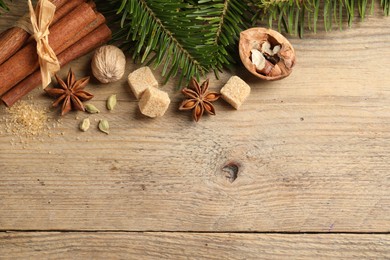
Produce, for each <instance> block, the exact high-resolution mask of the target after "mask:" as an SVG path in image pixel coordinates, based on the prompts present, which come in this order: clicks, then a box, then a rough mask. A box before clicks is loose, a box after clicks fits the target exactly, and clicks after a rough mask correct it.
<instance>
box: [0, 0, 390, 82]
mask: <svg viewBox="0 0 390 260" xmlns="http://www.w3.org/2000/svg"><path fill="white" fill-rule="evenodd" d="M0 1H1V0H0ZM95 2H96V3H97V5H98V8H99V10H103V12H105V14H106V15H108V16H110V14H112V15H113V20H112V21H111V22H110V25H111V27H112V28H113V30H114V37H113V38H114V40H115V41H116V42H119V43H121V47H122V48H123V49H125V50H130V51H131V52H132V53H133V58H135V59H138V60H140V61H141V62H142V63H147V64H148V65H153V66H154V67H155V68H156V67H159V66H162V75H163V76H164V77H165V78H166V80H168V79H170V78H171V77H174V76H176V75H177V74H179V75H180V80H179V85H181V81H182V80H183V79H184V81H186V82H188V81H189V80H190V79H191V77H193V76H195V77H196V78H197V79H198V80H199V77H200V76H203V75H204V74H206V73H207V72H209V71H214V72H215V74H216V75H217V76H218V71H221V70H222V68H224V67H227V66H229V65H230V64H232V63H234V61H235V60H237V59H235V55H236V54H237V42H238V37H239V33H240V32H241V31H242V30H243V29H246V28H247V27H249V26H250V23H248V22H247V21H248V20H250V19H252V25H254V24H255V25H259V24H260V25H263V26H264V23H262V21H268V25H269V26H270V27H272V25H274V24H275V23H277V28H278V30H279V31H283V30H284V31H286V32H287V33H291V34H299V35H300V36H302V35H303V32H304V30H306V29H309V30H312V31H314V32H315V31H316V30H317V24H318V23H319V22H321V23H323V24H324V28H325V29H326V30H330V29H332V28H333V26H334V25H335V24H337V25H338V26H339V27H340V28H342V27H343V25H344V24H348V25H351V24H352V22H353V21H354V18H355V17H356V16H360V17H361V18H362V19H364V18H365V17H366V15H367V13H369V12H370V11H372V10H373V6H374V4H375V3H379V4H380V5H381V6H382V8H383V10H384V13H385V15H389V13H390V0H380V1H379V0H95Z"/></svg>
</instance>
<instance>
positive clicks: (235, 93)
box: [221, 76, 251, 109]
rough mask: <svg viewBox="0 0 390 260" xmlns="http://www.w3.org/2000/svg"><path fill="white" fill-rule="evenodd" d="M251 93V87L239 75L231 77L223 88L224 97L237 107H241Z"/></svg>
mask: <svg viewBox="0 0 390 260" xmlns="http://www.w3.org/2000/svg"><path fill="white" fill-rule="evenodd" d="M250 93H251V87H249V85H248V84H246V83H245V81H243V80H242V79H241V78H239V77H237V76H233V77H231V78H230V79H229V81H228V82H227V83H226V84H225V86H223V88H222V89H221V94H222V98H223V99H224V100H226V102H228V103H229V104H230V105H232V106H233V107H234V108H235V109H239V108H240V106H241V105H242V103H244V101H245V100H246V98H247V97H248V96H249V94H250Z"/></svg>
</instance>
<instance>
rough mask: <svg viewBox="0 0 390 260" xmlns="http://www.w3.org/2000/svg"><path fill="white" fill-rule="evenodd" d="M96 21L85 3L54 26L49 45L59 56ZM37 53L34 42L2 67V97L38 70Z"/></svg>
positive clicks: (91, 10)
mask: <svg viewBox="0 0 390 260" xmlns="http://www.w3.org/2000/svg"><path fill="white" fill-rule="evenodd" d="M96 19H97V14H96V13H95V12H94V10H93V9H92V8H91V7H90V6H89V5H88V4H86V3H83V4H82V5H80V6H79V7H78V8H76V9H75V10H73V11H72V12H70V13H69V14H68V15H67V16H66V17H64V18H62V19H61V20H60V21H58V22H57V23H56V24H55V25H53V27H52V29H51V33H50V35H49V43H50V46H51V47H52V49H53V50H54V52H55V53H56V54H57V55H58V54H60V53H61V52H62V51H64V50H65V49H67V48H68V47H70V46H71V45H73V44H74V43H75V42H77V40H79V39H80V38H78V37H79V36H80V35H81V33H82V31H83V30H82V29H83V28H86V27H87V26H88V25H89V24H91V23H92V22H94V21H95V20H96ZM92 30H93V29H92ZM36 52H37V50H36V43H35V42H32V43H30V44H28V45H26V46H25V47H24V48H22V49H21V50H20V51H18V52H17V53H16V54H14V55H13V56H12V57H11V58H10V59H8V60H7V61H6V62H4V63H3V64H2V65H0V96H1V95H3V94H4V93H6V92H7V91H8V90H10V89H11V88H12V87H13V86H14V85H16V84H17V83H19V82H20V81H22V80H23V79H24V78H26V77H27V76H28V75H30V74H31V73H33V72H34V71H35V70H36V69H37V68H38V55H37V53H36Z"/></svg>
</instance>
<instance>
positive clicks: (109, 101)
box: [107, 95, 117, 110]
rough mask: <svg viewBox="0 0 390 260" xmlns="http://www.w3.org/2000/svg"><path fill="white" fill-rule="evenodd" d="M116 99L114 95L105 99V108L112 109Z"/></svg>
mask: <svg viewBox="0 0 390 260" xmlns="http://www.w3.org/2000/svg"><path fill="white" fill-rule="evenodd" d="M116 103H117V100H116V95H111V96H109V97H108V99H107V109H108V110H113V109H114V108H115V106H116Z"/></svg>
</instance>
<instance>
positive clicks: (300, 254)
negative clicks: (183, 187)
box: [0, 232, 390, 259]
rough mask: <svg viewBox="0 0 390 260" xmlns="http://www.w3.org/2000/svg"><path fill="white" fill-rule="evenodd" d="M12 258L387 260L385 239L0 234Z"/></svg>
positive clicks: (0, 248) (388, 239)
mask: <svg viewBox="0 0 390 260" xmlns="http://www.w3.org/2000/svg"><path fill="white" fill-rule="evenodd" d="M0 256H4V257H5V258H7V256H12V258H14V259H26V258H28V259H54V258H56V259H58V258H62V259H70V258H71V259H75V258H77V259H81V258H82V259H104V258H105V259H389V258H390V236H389V235H351V234H349V235H345V234H344V235H339V234H337V235H336V234H333V235H332V234H326V235H318V234H298V235H292V234H290V235H286V234H215V233H212V234H197V233H55V232H53V233H36V232H34V233H2V234H0Z"/></svg>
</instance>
